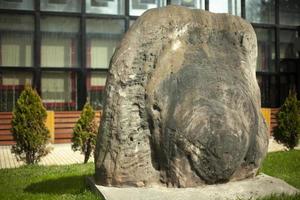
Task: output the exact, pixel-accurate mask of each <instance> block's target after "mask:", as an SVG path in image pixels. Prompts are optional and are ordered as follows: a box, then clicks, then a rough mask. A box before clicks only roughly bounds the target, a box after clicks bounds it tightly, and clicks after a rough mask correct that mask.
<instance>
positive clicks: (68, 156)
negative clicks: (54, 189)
mask: <svg viewBox="0 0 300 200" xmlns="http://www.w3.org/2000/svg"><path fill="white" fill-rule="evenodd" d="M52 146H53V150H52V151H51V153H49V154H48V155H47V156H45V157H43V158H41V161H40V162H39V164H40V165H68V164H75V163H83V160H84V156H83V154H80V152H79V151H76V152H74V151H73V150H72V149H71V144H54V145H52ZM93 160H94V158H90V159H89V162H92V161H93ZM21 165H24V162H21V161H17V159H16V157H15V155H14V154H12V153H11V146H0V169H3V168H16V167H19V166H21Z"/></svg>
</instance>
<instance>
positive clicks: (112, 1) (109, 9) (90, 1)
mask: <svg viewBox="0 0 300 200" xmlns="http://www.w3.org/2000/svg"><path fill="white" fill-rule="evenodd" d="M124 2H125V1H124V0H86V12H87V13H99V14H113V15H123V14H124V8H125V6H124Z"/></svg>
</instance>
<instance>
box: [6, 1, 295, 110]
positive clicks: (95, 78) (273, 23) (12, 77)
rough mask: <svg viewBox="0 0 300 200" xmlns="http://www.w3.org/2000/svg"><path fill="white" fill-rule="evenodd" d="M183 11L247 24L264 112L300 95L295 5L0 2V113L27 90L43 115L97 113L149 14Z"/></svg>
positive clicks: (179, 2)
mask: <svg viewBox="0 0 300 200" xmlns="http://www.w3.org/2000/svg"><path fill="white" fill-rule="evenodd" d="M170 4H174V5H182V6H186V7H188V8H191V9H195V8H197V9H203V10H204V9H205V10H209V11H211V12H216V13H229V14H232V15H237V16H240V17H242V18H245V19H246V20H248V21H250V22H251V23H252V25H253V27H254V29H255V32H256V34H257V42H258V59H257V80H258V83H259V86H260V88H261V98H262V106H263V107H279V106H280V105H281V104H282V102H283V101H284V99H285V97H286V96H287V94H288V91H289V90H290V89H292V88H296V89H297V90H298V93H299V94H300V91H299V89H300V88H299V87H300V80H299V79H300V78H299V77H300V61H299V51H300V40H299V35H300V33H299V32H300V28H299V27H300V1H299V0H0V112H4V111H12V109H13V108H14V105H15V102H16V100H17V98H18V96H19V95H20V92H21V91H22V89H23V88H24V85H25V84H31V85H32V86H33V87H35V88H36V89H37V91H38V92H39V94H40V95H41V97H42V99H43V102H44V104H45V106H46V108H47V109H49V110H80V109H82V107H83V105H84V103H85V101H86V100H88V101H90V102H91V104H92V105H93V107H94V108H95V109H101V108H102V100H103V89H104V85H105V81H106V73H107V70H108V66H109V62H110V58H111V56H112V54H113V52H114V50H115V48H116V46H117V44H118V43H119V41H120V39H121V38H122V36H123V34H124V33H125V32H126V30H128V29H129V27H130V25H131V24H132V23H133V22H134V21H135V20H136V19H137V17H138V16H139V15H141V14H142V13H143V12H145V11H146V10H147V9H150V8H156V7H162V6H166V5H170Z"/></svg>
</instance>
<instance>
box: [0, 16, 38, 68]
mask: <svg viewBox="0 0 300 200" xmlns="http://www.w3.org/2000/svg"><path fill="white" fill-rule="evenodd" d="M33 32H34V20H33V17H31V16H27V15H6V14H3V15H0V66H12V67H18V66H21V67H31V66H32V65H33Z"/></svg>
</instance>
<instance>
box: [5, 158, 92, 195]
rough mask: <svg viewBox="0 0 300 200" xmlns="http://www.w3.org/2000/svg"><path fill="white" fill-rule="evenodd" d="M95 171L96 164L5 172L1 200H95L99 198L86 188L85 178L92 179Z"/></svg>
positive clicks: (27, 167)
mask: <svg viewBox="0 0 300 200" xmlns="http://www.w3.org/2000/svg"><path fill="white" fill-rule="evenodd" d="M93 171H94V164H93V163H88V164H85V165H84V164H76V165H64V166H50V167H44V166H25V167H21V168H17V169H2V170H0V200H6V199H10V200H15V199H16V200H17V199H20V200H21V199H22V200H23V199H24V200H25V199H38V200H46V199H47V200H48V199H49V200H50V199H51V200H52V199H59V200H60V199H63V200H65V199H78V200H86V199H89V200H94V199H95V200H96V199H98V198H96V196H95V195H94V194H93V193H92V192H91V191H89V190H88V189H87V188H86V186H85V177H86V176H90V175H91V174H92V173H93Z"/></svg>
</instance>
